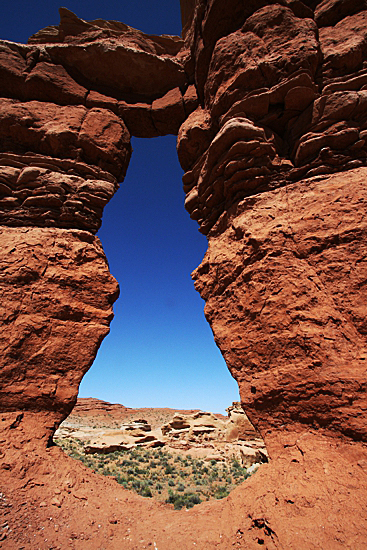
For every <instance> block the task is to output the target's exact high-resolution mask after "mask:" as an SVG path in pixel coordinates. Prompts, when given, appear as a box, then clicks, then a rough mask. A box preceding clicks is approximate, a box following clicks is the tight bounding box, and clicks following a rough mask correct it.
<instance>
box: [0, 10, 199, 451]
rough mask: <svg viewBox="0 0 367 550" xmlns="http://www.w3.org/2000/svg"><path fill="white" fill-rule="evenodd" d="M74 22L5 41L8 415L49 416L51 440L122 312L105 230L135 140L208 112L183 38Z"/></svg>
mask: <svg viewBox="0 0 367 550" xmlns="http://www.w3.org/2000/svg"><path fill="white" fill-rule="evenodd" d="M60 16H61V21H60V25H59V26H58V27H48V28H47V29H44V30H42V31H40V32H39V33H37V34H36V35H34V36H33V37H31V39H30V40H29V44H28V45H23V44H15V43H12V42H7V41H1V42H0V135H1V139H0V210H1V212H0V227H1V237H0V238H1V240H2V243H3V246H2V259H1V266H2V276H1V285H2V295H3V302H2V319H3V323H4V330H3V332H2V337H1V347H2V354H1V355H2V361H3V368H2V370H1V375H0V376H1V408H2V410H3V411H8V412H9V413H11V414H12V413H13V412H19V411H20V414H21V415H23V414H26V415H27V414H28V412H29V411H32V414H42V415H44V413H45V414H46V416H47V415H48V416H47V420H45V418H46V417H44V416H42V421H40V429H41V425H43V426H44V430H45V433H44V436H45V438H46V440H47V439H48V438H49V436H50V434H51V433H52V431H53V430H54V428H55V426H56V425H57V424H58V423H59V422H60V421H61V420H62V419H63V418H64V417H65V416H66V415H67V414H68V413H69V412H70V410H71V408H72V406H73V404H74V403H75V400H76V396H77V392H78V386H79V383H80V380H81V378H82V376H83V375H84V374H85V372H86V371H87V370H88V368H89V367H90V366H91V364H92V362H93V359H94V357H95V355H96V352H97V349H98V347H99V345H100V343H101V341H102V339H103V337H104V336H105V335H106V334H107V332H108V326H109V323H110V321H111V319H112V316H113V314H112V304H113V302H114V301H115V300H116V298H117V296H118V285H117V283H116V281H115V280H114V279H113V277H112V276H111V275H110V274H109V271H108V265H107V261H106V258H105V256H104V253H103V250H102V247H101V244H100V242H99V240H98V238H97V237H95V236H94V234H95V233H96V232H97V230H98V229H99V227H100V224H101V218H102V213H103V208H104V206H105V205H106V204H107V202H108V201H109V200H110V199H111V198H112V196H113V195H114V193H115V192H116V191H117V189H118V186H119V183H120V182H122V181H123V179H124V176H125V173H126V169H127V166H128V163H129V159H130V155H131V144H130V136H131V135H137V136H144V137H153V136H158V135H164V134H167V133H177V131H178V128H179V126H180V124H181V123H182V122H183V121H184V119H185V117H186V116H187V115H188V114H189V113H190V112H191V110H193V109H194V108H196V105H197V99H196V94H195V89H194V87H193V86H191V87H190V86H189V84H188V80H187V76H186V73H185V70H184V64H185V55H186V54H182V53H180V50H181V48H182V40H181V39H180V38H179V37H170V36H147V35H145V34H144V33H142V32H140V31H137V30H135V29H132V28H130V27H128V26H127V25H124V24H123V23H117V22H106V21H101V20H98V21H93V22H86V21H83V20H81V19H79V18H78V17H77V16H75V15H74V14H73V13H71V12H69V11H68V10H66V9H64V8H62V9H61V10H60ZM22 418H23V417H22ZM39 418H40V417H39ZM22 421H23V423H24V422H25V420H24V419H23V420H22ZM36 424H37V422H36Z"/></svg>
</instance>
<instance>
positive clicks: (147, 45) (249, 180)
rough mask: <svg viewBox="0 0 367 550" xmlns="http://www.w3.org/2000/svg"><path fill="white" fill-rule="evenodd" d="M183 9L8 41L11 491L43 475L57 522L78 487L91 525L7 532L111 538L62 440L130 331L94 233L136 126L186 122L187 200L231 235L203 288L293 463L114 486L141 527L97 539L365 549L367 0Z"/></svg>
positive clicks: (261, 416)
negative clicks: (186, 494) (242, 473)
mask: <svg viewBox="0 0 367 550" xmlns="http://www.w3.org/2000/svg"><path fill="white" fill-rule="evenodd" d="M182 15H183V22H184V25H185V26H184V31H183V38H184V39H183V40H180V39H179V38H177V37H167V36H165V37H153V36H147V35H144V34H143V33H141V32H140V31H135V30H134V29H131V28H130V27H127V26H126V25H123V24H120V23H116V22H105V21H100V20H98V21H93V22H85V21H83V20H80V19H78V18H77V17H76V16H74V15H73V14H71V13H70V12H68V11H67V10H65V9H63V10H61V23H60V25H59V26H58V27H48V28H46V29H44V30H43V31H40V32H39V33H37V34H36V35H35V36H33V37H32V38H31V40H30V43H29V44H28V45H27V46H25V45H21V44H14V43H11V42H1V44H0V96H1V97H2V99H1V101H0V130H1V139H0V170H1V172H0V192H1V202H0V204H1V206H2V208H3V214H2V218H1V220H0V221H1V223H2V224H3V229H2V233H1V235H2V236H3V237H4V238H6V248H5V247H4V248H3V251H4V256H5V257H4V259H3V260H2V264H1V266H2V268H3V273H4V276H3V278H4V290H3V295H4V296H5V299H4V300H3V304H2V306H3V307H4V320H5V324H4V326H5V329H4V332H3V337H2V340H1V342H2V346H3V352H2V358H3V361H4V366H3V372H4V373H5V374H3V375H2V376H4V380H5V382H4V384H6V386H5V387H6V388H7V392H6V395H5V396H4V398H3V400H2V403H1V407H2V408H1V410H2V411H4V413H3V414H2V427H3V434H4V435H3V436H2V443H3V445H2V448H3V449H4V450H3V451H2V453H3V454H2V458H1V460H2V468H3V470H2V471H3V472H5V473H6V475H7V476H8V477H6V476H2V478H3V477H4V482H3V487H5V488H6V490H7V491H8V497H7V498H9V499H10V500H12V502H13V503H14V508H13V509H14V510H15V509H16V505H17V503H19V506H20V507H21V502H22V500H21V499H24V498H25V497H24V495H23V493H22V491H27V487H30V488H31V489H29V490H28V493H27V494H28V495H31V498H33V501H32V502H34V503H35V506H36V509H37V510H38V508H37V507H38V506H39V503H40V502H39V501H40V499H41V498H42V500H43V501H45V502H43V503H41V504H42V510H43V507H44V503H46V510H45V513H44V514H43V512H42V513H41V512H39V517H40V521H41V522H46V523H47V521H46V518H47V517H49V516H51V514H50V511H49V510H47V506H48V505H49V504H50V502H51V504H52V503H53V502H52V495H53V490H54V484H55V483H56V481H55V480H57V483H58V484H59V485H60V487H61V488H58V489H57V490H58V491H59V492H60V493H58V494H62V495H64V493H63V492H62V491H64V492H65V495H64V496H63V498H64V501H63V502H65V503H66V504H65V506H66V507H67V508H66V509H67V510H69V511H70V512H69V515H70V517H71V516H72V515H73V514H75V517H76V515H77V520H78V521H77V522H75V523H73V522H72V521H71V520H69V523H68V524H65V525H64V527H63V529H65V533H67V535H66V536H67V537H69V538H66V539H65V538H64V539H62V538H60V536H61V535H60V536H59V535H57V534H55V532H54V530H53V527H52V526H49V527H47V528H43V529H42V531H37V532H36V533H35V534H34V537H32V542H31V543H30V540H29V541H28V539H27V540H26V537H27V535H19V536H18V538H16V535H12V537H13V539H11V538H9V540H8V542H7V544H8V543H9V546H7V547H8V548H14V547H15V544H18V543H19V545H20V546H22V545H24V543H26V544H28V545H29V544H31V547H37V548H38V547H42V546H43V545H44V540H45V538H46V539H47V541H55V544H58V545H59V546H61V547H66V546H70V542H69V541H70V540H71V541H74V540H78V541H77V543H75V544H76V546H75V547H76V548H78V550H79V549H80V548H84V547H85V548H90V542H88V541H86V542H85V543H83V542H82V540H86V539H85V538H83V537H82V536H81V535H80V533H82V534H83V533H84V531H86V530H88V525H90V520H91V519H90V518H95V520H94V519H93V521H96V522H97V523H101V524H102V523H103V522H104V521H105V522H106V524H111V525H112V524H113V525H117V524H116V523H114V520H111V521H110V520H109V519H108V517H109V514H110V513H111V512H110V511H108V510H110V509H109V508H108V507H107V508H108V510H107V508H106V509H105V510H104V511H100V510H99V508H100V506H99V504H100V499H99V498H97V499H96V493H98V495H99V494H100V492H101V490H102V486H103V487H104V488H106V487H107V485H108V483H107V482H106V481H103V483H102V482H101V481H100V480H94V481H93V479H92V478H87V474H86V473H85V471H84V470H82V467H81V466H80V467H78V468H79V469H78V473H77V474H75V476H74V477H73V476H71V475H70V471H71V470H72V469H73V468H74V466H73V465H70V464H71V462H70V461H68V460H67V459H62V458H61V457H60V454H59V453H58V451H55V450H53V449H52V448H51V449H49V450H45V445H46V441H47V440H48V437H49V436H50V435H51V434H52V430H53V427H54V425H55V423H56V424H57V423H58V422H59V421H60V420H61V419H62V418H63V417H64V416H65V415H66V414H67V412H68V411H69V410H70V407H71V406H72V403H73V402H74V401H75V399H76V394H77V386H78V382H79V380H80V379H81V376H82V375H83V373H84V372H85V370H86V369H87V368H88V366H89V365H90V362H91V361H92V358H93V355H94V353H95V351H96V349H97V347H98V344H99V342H100V340H101V338H102V337H103V335H104V334H105V333H106V331H107V330H108V322H109V319H110V317H111V305H112V302H113V300H114V299H115V298H116V296H117V287H116V284H115V283H114V281H113V280H112V279H111V277H110V275H109V274H108V271H107V266H106V263H105V259H104V257H103V253H102V251H101V249H100V245H99V243H98V240H96V238H95V237H93V234H94V233H95V232H96V230H97V229H98V227H99V223H100V218H101V215H102V209H103V206H104V205H105V204H106V202H107V201H108V200H109V199H110V198H111V196H112V195H113V192H114V191H115V190H116V188H117V182H118V181H121V180H122V178H123V175H124V173H125V171H126V168H127V164H128V160H129V156H130V152H131V148H130V143H129V135H130V134H132V135H136V136H144V137H154V136H156V135H162V134H165V133H176V132H178V156H179V159H180V162H181V164H182V167H183V169H184V171H185V175H184V177H183V183H184V190H185V193H186V208H187V210H188V211H189V213H190V215H191V217H192V218H193V219H194V220H197V222H198V223H199V225H200V230H201V231H202V232H203V233H204V234H206V235H207V236H208V241H209V247H208V252H207V254H206V256H205V258H204V261H203V263H202V264H201V266H199V268H198V269H197V270H196V272H195V273H194V279H195V284H196V287H197V289H198V290H199V291H200V292H201V294H202V296H203V297H204V299H205V300H206V308H205V311H206V315H207V318H208V320H209V322H210V324H211V326H212V329H213V332H214V337H215V339H216V342H217V343H218V345H219V347H220V349H221V350H222V353H223V355H224V356H225V358H226V361H227V364H228V367H229V368H230V370H231V372H232V374H233V375H234V377H235V378H236V379H237V380H238V383H239V387H240V395H241V400H242V403H243V404H244V406H245V409H246V411H247V413H248V415H249V417H250V420H251V421H252V422H253V424H254V426H255V427H256V428H257V429H258V430H259V431H260V432H261V434H262V436H263V437H264V438H265V441H266V443H267V447H268V451H269V454H270V458H271V461H270V463H269V464H268V465H264V466H262V467H261V468H260V471H259V472H258V473H257V474H256V475H255V476H254V477H253V478H252V479H251V480H250V481H249V482H248V483H247V484H246V485H245V486H244V487H242V488H239V489H238V490H237V491H236V492H235V494H234V495H233V497H232V496H230V497H229V498H228V499H227V500H226V501H223V502H221V503H214V504H213V505H210V506H207V507H205V506H204V507H202V508H201V509H199V510H198V511H196V510H193V511H192V512H190V513H185V514H184V515H182V514H181V515H180V514H178V515H176V516H172V514H171V513H170V512H167V511H166V510H165V509H163V510H162V509H161V508H159V507H156V508H154V506H153V505H150V504H145V503H143V502H141V500H139V498H138V497H136V498H135V497H122V496H121V495H124V494H125V493H124V492H123V490H122V489H117V488H116V489H114V488H111V487H110V489H109V491H110V494H111V497H113V499H114V500H113V511H114V512H113V513H114V514H117V515H118V519H117V521H118V522H120V526H119V527H118V528H116V529H113V530H112V531H111V529H112V528H108V527H106V528H101V530H99V531H98V530H96V532H95V533H94V539H93V543H94V544H95V546H96V547H105V546H108V547H109V548H121V546H122V545H123V546H124V547H128V548H129V547H130V548H136V547H137V544H140V542H139V541H140V540H143V541H144V542H146V543H147V545H148V543H149V544H150V545H153V546H158V547H159V548H160V549H161V548H174V547H176V548H177V547H180V548H181V549H183V550H184V549H185V548H192V547H193V545H194V543H195V545H197V546H196V547H198V548H199V547H200V548H203V549H204V548H213V547H214V546H221V547H222V548H224V549H226V550H227V549H228V548H230V547H232V546H237V547H242V548H257V547H258V545H263V546H264V547H266V548H269V549H270V548H287V549H288V548H297V549H298V548H307V549H308V548H322V549H325V548H354V549H355V548H365V547H366V546H367V535H366V532H367V530H366V523H367V521H366V520H367V518H366V510H367V483H366V464H367V456H366V448H365V442H366V439H367V438H366V418H365V415H366V382H365V380H366V366H365V363H366V360H367V359H366V348H365V346H366V295H365V293H366V291H365V289H366V280H367V270H366V261H365V257H366V252H365V250H366V230H365V211H366V199H367V197H366V190H365V180H366V177H367V161H366V159H367V141H366V136H367V95H366V94H367V61H366V56H367V46H366V44H367V25H366V21H367V5H366V2H365V1H364V0H351V1H345V0H323V1H321V2H320V1H318V0H304V1H301V0H278V1H275V0H256V1H253V0H248V1H247V2H239V1H238V0H227V1H226V2H223V1H222V0H196V2H194V1H193V0H184V1H183V2H182ZM111 67H113V70H111ZM10 235H12V237H10ZM11 239H14V243H15V245H14V244H12V240H11ZM51 242H54V243H55V245H54V246H52V245H51ZM37 243H38V244H37ZM13 258H14V259H13ZM65 266H67V269H66V268H65ZM92 281H93V284H92ZM96 281H97V282H96ZM46 319H47V320H48V324H47V323H46ZM8 334H9V336H8ZM27 342H28V343H29V344H28V343H27ZM68 353H70V354H71V355H70V356H69V355H67V354H68ZM73 353H75V356H73ZM70 359H72V360H71V361H70ZM55 361H56V362H57V363H56V364H55ZM71 363H72V365H71ZM41 369H42V374H41ZM67 381H70V384H69V385H68V384H67V383H66V382H67ZM35 448H36V453H34V452H33V454H32V452H31V451H32V449H33V451H34V450H35ZM21 449H23V450H24V449H26V453H25V454H24V453H23V455H21V456H20V450H21ZM37 453H38V454H37ZM32 457H33V458H32ZM53 460H55V461H56V462H55V463H54V462H53ZM63 460H64V462H62V461H63ZM57 461H58V462H57ZM62 464H63V468H64V469H63V470H62V469H61V465H62ZM9 471H11V473H12V479H13V482H12V485H11V484H10V483H9V481H6V480H8V479H9ZM83 472H84V473H83ZM37 476H38V479H37ZM83 476H85V478H87V479H88V482H87V486H86V485H84V486H83V487H84V489H83V491H80V487H79V486H80V485H82V483H84V477H83ZM71 477H72V478H73V479H71ZM40 478H41V479H40ZM35 479H36V481H34V480H35ZM70 479H71V481H70ZM82 479H83V481H81V480H82ZM42 484H43V485H42ZM88 484H89V485H88ZM41 485H42V486H43V489H42V491H43V493H41V492H40V491H39V490H38V489H37V487H39V486H41ZM75 488H76V489H75ZM94 488H96V492H95V493H93V491H94ZM32 491H33V492H32ZM74 492H75V495H74ZM117 494H118V495H119V496H115V495H117ZM19 495H20V496H19ZM42 495H43V496H42ZM73 495H74V496H75V498H76V499H77V500H78V501H80V500H82V501H84V500H85V499H86V500H87V501H88V499H89V503H90V505H89V506H88V515H86V514H84V516H83V514H81V511H80V506H79V508H78V509H77V512H76V509H75V502H74V500H73ZM81 495H82V496H81ZM4 498H5V497H4ZM53 498H54V497H53ZM118 498H122V499H123V498H127V499H128V504H127V505H126V504H123V505H121V509H120V510H118V511H116V499H118ZM59 501H60V499H59V500H58V502H59ZM3 502H4V503H5V504H4V506H5V505H7V504H6V502H7V501H6V500H4V499H3ZM97 504H98V509H97ZM56 506H57V508H61V504H60V506H59V505H56ZM63 506H64V505H63ZM94 506H95V507H96V508H93V507H94ZM111 506H112V505H111ZM126 506H127V507H128V508H126ZM153 508H154V510H155V511H156V517H155V518H154V517H153V516H154V513H153V511H152V510H153ZM6 509H7V508H6ZM127 509H129V512H128V513H127V511H126V510H127ZM143 509H144V510H145V511H146V512H147V514H146V515H145V516H144V514H143V513H142V510H143ZM148 509H149V513H148ZM64 510H65V508H64ZM57 513H58V512H56V516H57ZM63 513H64V512H62V511H61V512H60V515H59V519H58V521H63V520H62V517H65V516H63V515H62V514H63ZM134 513H135V514H138V515H136V516H134ZM152 514H153V516H152ZM41 516H42V517H41ZM52 516H53V517H56V516H55V513H53V514H52ZM37 517H38V516H37ZM128 517H130V518H131V517H132V518H134V517H135V518H136V517H139V522H140V523H139V522H138V521H137V520H136V519H135V520H134V519H127V518H128ZM142 517H145V519H144V520H141V518H142ZM152 517H153V519H152ZM11 518H12V520H13V523H14V526H15V527H16V526H17V525H18V526H19V528H21V527H22V524H21V521H20V520H19V519H18V516H17V514H16V513H14V514H13V515H12V516H11ZM83 518H84V519H83ZM101 518H102V519H101ZM37 521H38V520H37ZM167 523H169V524H170V529H169V530H167V531H164V528H163V527H162V525H165V524H167ZM71 524H73V525H75V529H77V530H79V531H78V532H79V535H78V536H77V535H75V533H74V532H73V536H71V534H70V533H69V531H70V525H71ZM47 525H49V524H48V523H47ZM67 525H68V526H69V527H67ZM128 525H130V526H131V528H133V530H134V534H133V533H132V531H131V528H130V526H129V527H128ZM23 527H24V526H23ZM127 528H128V529H129V531H128V532H129V533H130V535H129V536H127V535H126V533H127V531H126V529H127ZM68 529H69V531H68ZM81 529H83V531H82V532H81ZM15 531H16V529H15ZM22 532H24V528H23V529H22ZM57 532H58V531H57ZM46 535H47V536H46ZM69 535H70V536H69ZM74 535H75V536H74ZM125 535H126V536H125ZM22 537H23V538H22ZM139 537H140V538H139ZM66 540H67V541H68V542H65V541H66ZM106 541H107V542H106ZM153 543H154V544H153ZM48 544H49V542H48ZM72 544H74V542H73V543H72ZM141 544H143V543H142V542H141Z"/></svg>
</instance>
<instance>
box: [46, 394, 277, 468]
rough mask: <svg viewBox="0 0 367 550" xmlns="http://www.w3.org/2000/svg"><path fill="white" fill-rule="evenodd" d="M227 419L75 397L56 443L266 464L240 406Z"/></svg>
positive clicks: (87, 449) (94, 449) (257, 437)
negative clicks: (157, 450)
mask: <svg viewBox="0 0 367 550" xmlns="http://www.w3.org/2000/svg"><path fill="white" fill-rule="evenodd" d="M227 412H228V416H227V417H225V416H223V415H222V414H214V413H211V412H203V411H200V410H198V409H196V410H178V409H169V408H141V409H134V408H129V407H125V406H124V405H120V404H112V403H108V402H106V401H102V400H100V399H95V398H79V399H78V401H77V403H76V406H75V407H74V409H73V412H72V414H71V415H70V416H69V417H68V418H67V420H65V421H64V422H63V423H62V424H61V426H60V428H59V429H58V430H57V432H56V434H55V438H56V439H67V438H72V439H78V440H79V441H80V442H82V443H83V445H84V452H85V453H87V454H89V453H109V452H113V451H120V450H129V449H133V448H134V447H137V446H139V447H167V448H169V449H170V450H171V451H176V452H179V453H190V455H192V456H196V457H200V458H203V459H207V460H218V461H222V460H227V459H230V458H233V457H236V458H237V459H238V460H239V461H240V462H241V463H242V465H243V466H245V467H251V466H253V465H254V464H258V463H259V462H266V461H267V452H266V448H265V444H264V442H263V440H262V439H261V436H260V434H259V433H258V432H257V431H256V430H255V428H254V427H253V426H252V424H251V423H250V421H249V419H248V418H247V416H246V414H245V413H244V411H243V409H242V407H241V404H240V403H233V404H232V405H231V406H230V407H228V409H227Z"/></svg>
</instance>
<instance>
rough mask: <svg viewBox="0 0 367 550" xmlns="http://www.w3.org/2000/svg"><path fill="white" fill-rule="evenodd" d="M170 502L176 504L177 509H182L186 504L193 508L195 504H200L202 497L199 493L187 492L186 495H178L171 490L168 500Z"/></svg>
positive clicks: (187, 506)
mask: <svg viewBox="0 0 367 550" xmlns="http://www.w3.org/2000/svg"><path fill="white" fill-rule="evenodd" d="M166 502H168V503H169V504H173V505H174V509H175V510H181V508H183V507H184V506H185V507H186V508H192V507H193V506H195V504H200V502H201V499H200V497H199V495H195V494H194V493H185V494H184V495H178V494H177V493H176V494H175V493H173V492H172V491H171V493H170V495H169V497H168V499H167V500H166Z"/></svg>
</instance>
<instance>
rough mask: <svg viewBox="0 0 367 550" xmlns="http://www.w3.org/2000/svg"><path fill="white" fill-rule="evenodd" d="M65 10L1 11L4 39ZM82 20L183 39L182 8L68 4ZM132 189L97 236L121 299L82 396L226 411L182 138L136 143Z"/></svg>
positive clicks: (165, 1)
mask: <svg viewBox="0 0 367 550" xmlns="http://www.w3.org/2000/svg"><path fill="white" fill-rule="evenodd" d="M58 7H59V4H58V3H57V2H54V1H53V0H50V1H47V2H46V1H39V2H37V3H35V2H34V3H30V2H20V1H15V2H13V3H7V4H6V5H4V6H3V7H2V17H1V20H0V38H2V39H7V40H13V41H17V42H26V41H27V39H28V37H29V36H30V35H31V34H33V33H34V32H36V31H37V30H39V29H41V28H43V27H45V26H47V25H53V24H58V22H59V16H58ZM65 7H67V8H68V9H70V10H72V11H74V12H75V13H76V14H77V15H78V16H79V17H82V18H83V19H87V20H91V19H97V18H103V19H115V20H118V21H123V22H124V23H126V24H128V25H130V26H132V27H135V28H138V29H140V30H143V31H144V32H146V33H149V34H180V31H181V22H180V6H179V0H141V1H138V0H135V1H134V2H131V1H130V2H127V1H126V2H125V1H123V0H120V1H112V0H105V1H104V2H103V3H101V2H93V1H78V2H76V1H68V3H67V4H66V5H65ZM132 144H133V149H134V152H133V155H132V159H131V161H130V166H129V169H128V173H127V176H126V178H125V181H124V182H123V184H122V185H121V187H120V189H119V191H118V192H117V194H116V195H115V197H114V198H113V199H112V201H111V202H110V203H109V205H107V207H106V208H105V213H104V216H103V224H102V228H101V230H100V231H99V233H98V235H99V237H100V239H101V241H102V243H103V246H104V249H105V251H106V255H107V258H108V260H109V264H110V270H111V272H112V274H113V275H114V276H115V277H116V279H117V280H118V281H119V283H120V287H121V295H120V298H119V300H118V301H117V303H116V304H115V306H114V312H115V319H114V321H113V322H112V325H111V332H110V334H109V335H108V336H107V337H106V339H105V340H104V342H103V343H102V346H101V348H100V350H99V352H98V355H97V358H96V360H95V362H94V364H93V366H92V368H91V369H90V371H89V372H88V373H87V374H86V376H85V377H84V379H83V381H82V383H81V386H80V392H79V395H80V396H81V397H98V398H100V399H104V400H106V401H110V402H116V403H122V404H124V405H126V406H129V407H172V408H178V409H179V408H199V409H203V410H210V411H213V412H222V413H223V412H224V410H225V408H226V407H227V406H229V405H230V404H231V402H232V401H236V400H238V399H239V397H238V389H237V384H236V382H235V381H234V380H233V379H232V377H231V376H230V374H229V372H228V370H227V367H226V365H225V362H224V360H223V358H222V356H221V354H220V352H219V350H218V348H217V347H216V345H215V343H214V339H213V336H212V333H211V329H210V327H209V325H208V323H207V322H206V320H205V317H204V313H203V309H204V302H203V301H202V300H201V298H200V296H199V294H198V293H197V292H196V291H195V289H194V286H193V282H192V280H191V277H190V273H191V271H192V270H193V269H195V268H196V267H197V266H198V265H199V263H200V262H201V259H202V257H203V256H204V254H205V250H206V238H205V237H204V236H203V235H201V234H200V233H199V232H198V226H197V224H196V222H194V221H192V220H191V219H190V217H189V215H188V213H187V212H186V211H185V210H184V207H183V202H184V193H183V190H182V182H181V177H182V170H181V168H180V165H179V163H178V160H177V156H176V138H175V136H165V137H162V138H154V139H137V138H133V141H132Z"/></svg>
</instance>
